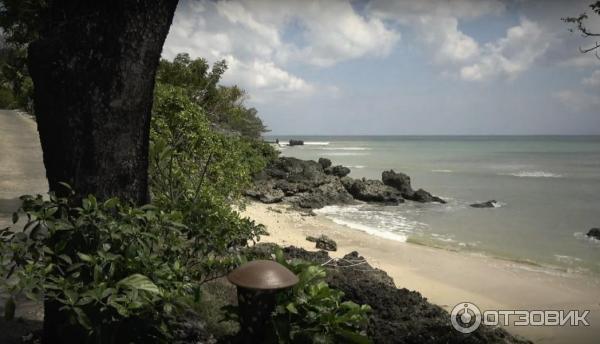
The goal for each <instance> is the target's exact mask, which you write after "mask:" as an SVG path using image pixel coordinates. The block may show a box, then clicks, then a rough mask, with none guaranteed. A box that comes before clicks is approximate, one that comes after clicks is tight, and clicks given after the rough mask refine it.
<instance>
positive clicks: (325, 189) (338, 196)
mask: <svg viewBox="0 0 600 344" xmlns="http://www.w3.org/2000/svg"><path fill="white" fill-rule="evenodd" d="M292 201H293V199H292ZM352 201H354V199H353V198H352V195H350V194H349V193H348V191H346V189H345V188H344V186H343V185H342V183H341V182H340V180H339V179H338V178H334V177H330V178H329V179H327V182H326V183H323V184H321V185H319V186H318V187H316V188H313V189H312V190H310V192H305V193H302V194H300V196H299V197H298V199H297V202H295V203H296V204H297V205H298V206H300V207H301V208H311V209H317V208H322V207H324V206H326V205H330V204H347V203H352ZM292 203H294V202H292Z"/></svg>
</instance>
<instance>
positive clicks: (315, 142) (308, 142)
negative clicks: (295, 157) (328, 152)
mask: <svg viewBox="0 0 600 344" xmlns="http://www.w3.org/2000/svg"><path fill="white" fill-rule="evenodd" d="M304 144H305V145H309V146H327V145H328V144H329V142H325V141H306V142H304Z"/></svg>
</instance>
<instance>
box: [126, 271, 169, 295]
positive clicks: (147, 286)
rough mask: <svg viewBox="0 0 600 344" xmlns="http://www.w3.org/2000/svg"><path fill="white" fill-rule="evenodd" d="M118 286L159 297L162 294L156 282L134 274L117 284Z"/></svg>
mask: <svg viewBox="0 0 600 344" xmlns="http://www.w3.org/2000/svg"><path fill="white" fill-rule="evenodd" d="M117 285H119V286H125V287H129V288H135V289H138V290H144V291H147V292H149V293H153V294H157V295H160V294H161V292H160V290H159V289H158V287H157V286H156V284H154V282H152V281H151V280H150V279H149V278H148V277H146V276H144V275H142V274H133V275H131V276H129V277H125V278H123V279H122V280H120V281H119V282H118V283H117Z"/></svg>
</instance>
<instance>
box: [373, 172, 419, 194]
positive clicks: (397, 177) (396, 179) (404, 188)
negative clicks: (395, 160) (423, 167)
mask: <svg viewBox="0 0 600 344" xmlns="http://www.w3.org/2000/svg"><path fill="white" fill-rule="evenodd" d="M381 180H382V181H383V184H385V185H389V186H391V187H393V188H395V189H396V190H398V191H400V193H401V194H403V195H404V194H406V195H411V194H412V193H413V192H414V191H413V189H412V187H411V185H410V177H409V176H407V175H406V174H404V173H401V172H394V170H389V171H383V172H382V173H381Z"/></svg>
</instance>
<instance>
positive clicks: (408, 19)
mask: <svg viewBox="0 0 600 344" xmlns="http://www.w3.org/2000/svg"><path fill="white" fill-rule="evenodd" d="M368 9H369V11H370V12H371V13H372V15H374V16H376V17H378V18H383V19H385V20H392V21H396V22H398V23H400V24H401V25H404V26H406V27H407V28H412V29H413V30H414V32H415V33H416V37H417V39H418V41H419V42H422V43H423V44H424V46H425V47H426V48H427V50H428V51H429V53H430V55H431V56H433V60H434V62H436V63H437V64H438V65H442V66H444V68H446V70H443V71H442V72H441V73H442V75H453V74H454V75H458V76H459V77H460V78H461V79H463V80H467V81H482V80H488V79H492V78H496V77H506V78H509V79H512V78H515V77H516V76H518V75H519V74H520V73H522V72H524V71H525V70H527V69H528V68H530V67H531V65H532V64H533V63H534V62H535V61H537V60H538V59H539V58H540V57H541V56H542V55H543V54H544V52H545V51H546V50H547V49H548V47H549V46H550V43H551V41H552V37H551V35H549V34H546V32H545V29H544V28H542V27H541V26H540V24H539V23H536V22H534V21H532V20H529V19H527V18H525V17H523V18H522V19H521V21H520V23H519V25H516V26H514V27H511V28H509V29H508V30H507V32H506V36H505V37H503V38H500V39H498V40H496V41H492V42H487V43H485V44H483V43H481V44H480V43H478V42H477V41H476V40H475V39H474V38H473V37H471V36H469V35H468V34H466V33H465V32H463V31H461V29H460V23H461V21H468V20H472V19H476V18H479V19H480V18H482V17H484V16H495V15H499V14H502V13H504V12H505V11H506V3H505V2H503V1H499V0H486V1H481V0H455V1H447V0H432V1H391V0H374V1H372V3H370V4H369V6H368ZM449 70H450V71H449ZM451 70H455V71H456V72H451Z"/></svg>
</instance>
